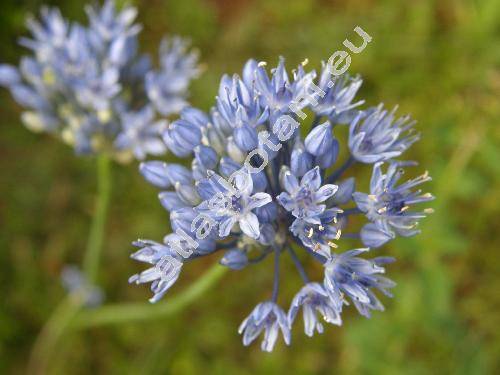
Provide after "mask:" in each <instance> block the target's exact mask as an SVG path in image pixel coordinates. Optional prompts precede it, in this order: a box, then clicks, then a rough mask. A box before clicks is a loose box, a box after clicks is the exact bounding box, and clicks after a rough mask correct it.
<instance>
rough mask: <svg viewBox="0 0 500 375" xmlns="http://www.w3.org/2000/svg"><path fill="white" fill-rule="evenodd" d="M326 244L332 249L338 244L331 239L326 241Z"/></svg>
mask: <svg viewBox="0 0 500 375" xmlns="http://www.w3.org/2000/svg"><path fill="white" fill-rule="evenodd" d="M328 246H330V247H333V248H334V249H336V248H338V245H337V244H336V243H334V242H332V241H328Z"/></svg>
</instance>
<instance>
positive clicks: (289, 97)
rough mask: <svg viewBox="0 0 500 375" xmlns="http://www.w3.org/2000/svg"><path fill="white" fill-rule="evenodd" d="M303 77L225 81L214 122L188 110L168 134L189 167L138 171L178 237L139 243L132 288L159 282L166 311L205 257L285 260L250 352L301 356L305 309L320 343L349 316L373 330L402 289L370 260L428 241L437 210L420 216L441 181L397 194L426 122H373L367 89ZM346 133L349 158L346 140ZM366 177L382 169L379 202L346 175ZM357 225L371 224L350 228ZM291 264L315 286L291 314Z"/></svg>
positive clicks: (375, 188)
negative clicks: (425, 225) (351, 312)
mask: <svg viewBox="0 0 500 375" xmlns="http://www.w3.org/2000/svg"><path fill="white" fill-rule="evenodd" d="M304 67H305V63H303V64H301V65H300V66H299V67H298V68H297V69H296V70H294V71H293V74H292V75H290V74H289V73H288V72H287V70H286V69H285V62H284V60H283V59H281V60H280V61H279V64H278V66H277V67H276V68H274V69H272V70H271V71H270V73H268V71H267V70H266V64H265V63H257V62H256V61H254V60H250V61H248V62H247V63H246V65H245V67H244V69H243V73H242V75H241V77H240V76H238V75H234V76H233V77H230V76H224V77H222V80H221V83H220V88H219V93H218V96H217V98H216V105H215V106H214V107H213V108H212V109H211V110H210V112H209V113H204V112H202V111H200V110H198V109H195V108H185V109H184V110H183V111H182V112H181V115H180V119H178V120H177V121H174V122H173V123H171V124H170V125H169V126H168V127H167V128H166V129H165V130H164V131H163V134H162V135H163V140H164V142H165V145H166V147H167V148H168V149H169V150H170V151H171V152H172V153H174V154H175V155H176V156H178V157H180V158H188V159H189V160H190V167H189V168H188V167H186V166H185V165H181V164H174V163H164V162H162V161H148V162H144V163H142V164H141V166H140V170H141V173H142V174H143V175H144V177H145V178H146V180H148V181H149V182H150V183H152V184H153V185H155V186H157V187H159V188H161V189H162V190H163V191H162V192H161V193H160V194H159V198H160V201H161V203H162V205H163V206H164V207H165V208H166V209H167V210H168V211H169V212H170V221H171V225H172V230H173V233H171V234H169V235H167V236H166V237H165V239H164V241H163V243H157V242H154V241H149V240H140V241H138V242H136V243H135V245H136V246H138V247H139V250H138V251H137V252H136V253H134V254H133V256H132V257H133V258H134V259H136V260H138V261H141V262H146V263H148V264H150V265H151V268H149V269H147V270H146V271H144V272H142V273H139V274H137V275H134V276H132V278H131V279H130V281H131V282H133V283H137V284H141V283H149V282H151V283H152V287H151V289H152V291H153V293H154V297H153V298H152V300H151V301H152V302H155V301H158V300H159V299H160V298H161V297H162V296H163V295H164V294H165V293H166V292H167V291H168V289H169V288H170V287H171V286H172V285H173V284H174V282H175V281H176V280H177V279H178V277H179V275H180V272H181V270H182V267H183V266H184V264H185V263H188V262H189V261H191V260H193V259H195V258H199V257H201V256H204V255H207V254H212V253H214V252H216V251H224V254H223V255H222V258H221V260H220V263H221V264H223V265H224V266H227V267H229V268H231V269H234V270H240V269H243V268H245V267H251V266H253V265H255V264H256V263H259V262H261V261H263V260H264V259H265V258H267V257H268V256H269V255H270V254H274V284H273V291H272V296H271V298H270V299H269V300H268V301H265V302H262V303H260V304H258V305H257V306H256V307H255V309H254V310H253V311H252V313H251V314H250V315H249V316H248V317H247V318H246V319H245V320H244V322H243V323H242V324H241V326H240V329H239V331H240V333H242V334H243V343H244V344H245V345H248V344H250V343H251V342H252V341H254V340H255V339H256V338H257V336H259V335H260V334H261V333H262V332H264V340H263V342H262V349H263V350H265V351H271V350H272V349H273V347H274V345H275V343H276V340H277V338H278V336H279V333H280V332H281V334H282V336H283V338H284V341H285V342H286V343H287V344H289V343H290V340H291V329H292V323H293V322H294V320H295V318H296V317H297V315H298V313H299V311H300V309H302V312H303V319H304V330H305V333H306V334H307V335H308V336H312V335H313V333H314V331H318V332H319V333H321V332H323V325H322V321H324V322H326V323H331V324H335V325H340V324H341V322H342V320H341V313H342V310H343V308H344V307H345V306H347V305H349V304H350V303H352V304H354V306H355V307H356V309H357V310H358V311H359V313H360V314H362V315H364V316H366V317H369V316H370V313H371V311H372V310H382V309H383V306H382V303H381V302H380V300H379V299H378V297H377V295H376V293H377V291H378V292H382V293H383V294H385V295H388V296H390V292H389V289H390V288H392V287H393V286H394V283H393V282H392V281H391V280H390V279H388V278H386V277H384V276H382V275H383V274H384V273H385V265H386V264H387V263H389V262H392V260H393V259H392V258H389V257H380V256H377V257H374V258H371V259H366V258H365V257H363V256H364V255H365V253H367V252H369V250H370V248H376V247H379V246H381V245H383V244H384V243H386V242H388V241H389V240H391V239H394V238H395V237H396V236H397V235H401V236H411V235H414V234H416V233H417V229H416V226H417V222H418V219H420V218H422V217H424V216H425V214H426V213H428V212H429V210H428V209H424V210H421V211H415V210H414V209H412V207H413V205H414V204H417V203H421V202H427V201H429V200H431V199H432V196H431V195H430V194H423V193H422V192H421V191H420V190H418V189H416V187H417V186H418V185H420V184H421V183H423V182H425V181H428V180H429V179H430V178H429V176H428V175H427V173H425V174H424V175H422V176H420V177H417V178H415V179H412V180H408V181H406V182H402V183H399V184H398V181H399V180H400V178H401V177H402V174H403V168H405V167H408V166H410V165H411V164H412V163H410V162H403V161H397V160H394V158H397V157H400V156H401V155H402V153H403V152H404V151H405V150H406V149H408V148H409V147H410V146H411V145H412V144H413V143H414V142H415V141H416V140H417V139H418V134H415V133H414V131H413V125H414V123H413V122H412V121H410V120H409V118H408V117H401V118H397V117H396V115H395V113H394V111H391V112H388V111H387V110H385V109H384V108H383V106H382V105H381V106H378V107H373V108H366V109H363V108H362V107H361V105H362V104H363V103H364V102H363V101H355V96H356V94H357V91H358V89H359V88H360V86H361V82H362V81H361V79H360V78H359V77H351V76H348V75H345V74H344V75H340V76H336V77H334V79H333V80H332V71H333V68H332V66H331V65H330V64H323V66H322V69H321V72H320V74H316V72H315V71H309V72H306V71H305V68H304ZM308 116H310V117H311V119H310V120H309V119H308ZM301 121H302V122H303V124H302V125H301V124H300V122H301ZM345 128H347V130H346V131H345V133H347V137H348V143H347V145H346V146H347V147H344V148H342V151H343V153H344V154H346V155H345V156H341V155H340V151H341V145H340V143H339V141H338V139H337V137H336V136H337V135H338V134H339V133H341V132H342V131H344V130H345ZM339 159H342V160H343V161H342V162H339ZM364 164H372V165H373V172H372V179H371V184H370V192H369V193H362V192H357V191H356V184H355V179H354V177H345V176H344V175H345V173H346V172H347V171H348V170H349V169H350V168H351V167H352V166H353V165H360V166H362V165H364ZM384 164H386V165H387V171H386V172H385V174H384V173H383V168H385V167H384ZM354 215H358V216H359V217H362V216H365V217H366V219H367V221H368V223H367V224H365V225H364V226H362V227H360V228H357V229H356V225H354V224H352V227H353V228H352V229H350V225H349V224H351V223H350V221H351V220H350V219H351V218H352V217H353V216H354ZM357 222H359V220H357ZM348 228H349V229H348ZM346 230H348V231H349V232H346ZM342 233H344V234H342ZM341 236H345V237H347V238H355V239H360V240H361V242H362V243H363V245H364V246H365V247H364V248H360V249H355V250H349V251H344V252H338V251H337V248H338V245H337V241H338V240H339V239H340V238H341ZM299 251H300V252H299ZM285 254H288V255H289V256H290V257H291V259H292V261H293V262H294V264H295V265H296V267H297V270H298V272H299V274H300V275H301V277H302V279H303V280H304V284H305V285H304V287H303V288H302V289H301V290H300V291H299V292H298V293H297V295H296V296H295V298H294V299H293V301H292V302H291V306H290V309H289V311H288V312H285V311H284V310H283V309H282V308H281V307H280V306H279V305H278V303H277V298H278V289H279V281H280V276H279V271H280V259H281V256H283V255H285ZM307 256H311V257H312V259H314V260H315V262H317V263H318V264H319V265H320V266H321V267H322V268H323V270H324V279H323V281H322V282H313V281H310V280H309V277H308V275H307V273H306V270H305V269H304V267H303V266H302V264H301V260H302V258H304V257H307Z"/></svg>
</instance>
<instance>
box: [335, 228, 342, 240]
mask: <svg viewBox="0 0 500 375" xmlns="http://www.w3.org/2000/svg"><path fill="white" fill-rule="evenodd" d="M341 235H342V230H340V229H339V230H338V231H337V234H335V239H336V240H338V239H339V238H340V236H341Z"/></svg>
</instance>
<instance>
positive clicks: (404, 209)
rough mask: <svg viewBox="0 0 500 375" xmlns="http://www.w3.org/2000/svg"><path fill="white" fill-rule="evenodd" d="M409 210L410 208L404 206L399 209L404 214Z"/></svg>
mask: <svg viewBox="0 0 500 375" xmlns="http://www.w3.org/2000/svg"><path fill="white" fill-rule="evenodd" d="M409 208H410V206H404V207H403V208H402V209H401V212H405V211H406V210H408V209H409Z"/></svg>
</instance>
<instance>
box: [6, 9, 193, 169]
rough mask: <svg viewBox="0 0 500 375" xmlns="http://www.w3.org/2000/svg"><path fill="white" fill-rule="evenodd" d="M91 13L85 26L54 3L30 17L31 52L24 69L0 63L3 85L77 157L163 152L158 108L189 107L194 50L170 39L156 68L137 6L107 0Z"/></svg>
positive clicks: (28, 120) (35, 123)
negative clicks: (142, 44) (142, 41)
mask: <svg viewBox="0 0 500 375" xmlns="http://www.w3.org/2000/svg"><path fill="white" fill-rule="evenodd" d="M86 10H87V15H88V20H89V24H88V26H84V25H81V24H79V23H75V22H71V23H70V22H69V21H67V20H65V19H64V18H63V17H62V16H61V13H60V12H59V10H58V9H55V8H43V9H42V11H41V19H40V20H39V21H37V20H35V19H31V18H30V19H29V20H28V22H27V24H28V28H29V30H30V31H31V38H21V40H20V44H21V45H23V46H24V47H26V48H28V49H29V50H30V51H31V54H30V55H29V56H24V57H23V58H22V59H21V62H20V64H19V67H14V66H11V65H5V64H3V65H0V85H1V86H5V87H7V88H8V89H9V90H10V91H11V93H12V96H13V97H14V99H15V100H16V101H17V102H18V103H19V104H20V105H21V106H23V107H25V108H26V110H25V112H24V113H23V114H22V120H23V123H24V124H25V125H26V126H27V127H28V128H29V129H31V130H33V131H36V132H49V133H52V134H55V135H57V136H58V137H60V138H61V139H62V140H63V141H64V142H66V143H68V144H69V145H71V146H73V147H74V149H75V151H76V152H77V153H79V154H92V153H100V152H107V153H110V154H112V155H113V156H114V157H116V158H117V159H119V160H129V159H131V158H132V157H135V158H137V159H144V158H145V156H146V154H153V155H161V154H163V153H164V152H165V151H166V148H165V145H164V144H163V142H162V141H161V138H160V136H159V133H160V130H161V129H162V128H163V127H164V126H166V123H165V121H158V120H156V111H158V112H160V113H161V114H162V115H170V114H174V113H178V112H179V111H180V110H181V109H182V108H184V107H185V106H186V105H187V103H186V100H185V99H186V96H187V88H188V85H189V82H190V81H191V80H192V79H193V78H194V77H196V76H197V75H198V73H199V69H198V67H197V59H198V57H197V54H196V53H194V52H189V51H188V50H187V47H188V45H187V43H186V42H185V41H183V40H182V39H179V38H173V39H165V40H164V41H163V42H162V44H161V47H160V68H159V70H154V69H153V68H152V66H151V61H150V57H149V56H148V55H145V54H140V53H139V52H138V39H137V37H138V34H139V32H140V30H141V27H140V25H138V24H135V23H134V21H135V18H136V16H137V11H136V9H135V8H133V7H125V8H123V9H121V10H117V9H116V7H115V5H114V2H113V0H107V1H106V2H105V3H104V4H103V6H102V7H100V8H95V7H88V8H87V9H86ZM155 110H156V111H155Z"/></svg>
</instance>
